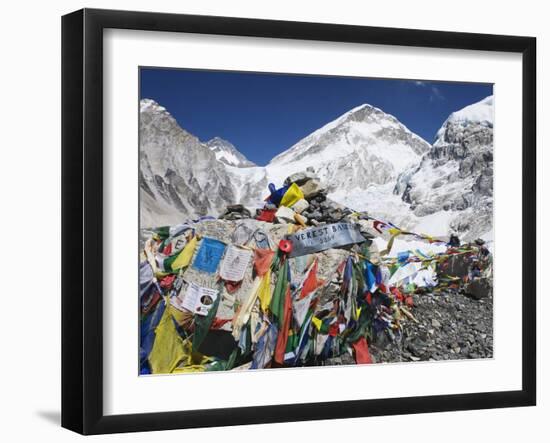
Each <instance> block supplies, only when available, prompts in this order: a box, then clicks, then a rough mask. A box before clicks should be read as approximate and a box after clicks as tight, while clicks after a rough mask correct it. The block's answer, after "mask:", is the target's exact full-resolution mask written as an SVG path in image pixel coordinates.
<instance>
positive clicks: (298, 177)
mask: <svg viewBox="0 0 550 443" xmlns="http://www.w3.org/2000/svg"><path fill="white" fill-rule="evenodd" d="M314 178H316V177H315V175H314V174H313V173H312V172H310V171H305V172H295V173H294V174H292V175H289V176H288V177H287V178H286V179H285V186H289V185H291V184H292V183H296V184H297V185H298V186H300V185H303V184H304V183H306V182H307V181H309V180H312V179H314Z"/></svg>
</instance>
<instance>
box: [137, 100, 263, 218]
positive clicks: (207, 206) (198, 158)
mask: <svg viewBox="0 0 550 443" xmlns="http://www.w3.org/2000/svg"><path fill="white" fill-rule="evenodd" d="M139 131H140V223H141V226H142V227H152V226H159V225H164V224H174V223H179V222H181V221H182V220H186V219H189V218H197V217H200V216H203V215H219V214H220V212H222V211H223V210H224V208H225V206H226V205H228V204H232V203H235V202H237V201H240V200H243V201H244V202H245V203H246V202H247V196H246V195H242V193H241V192H240V188H245V189H248V191H247V192H248V193H251V194H253V193H254V191H253V189H252V187H253V186H250V185H249V184H247V183H241V180H242V179H241V177H240V176H234V175H233V174H232V173H231V170H232V169H239V168H232V167H230V166H227V165H226V164H224V163H223V162H221V161H218V160H217V159H216V154H215V152H213V151H212V150H211V149H210V148H209V147H207V146H205V145H204V144H202V143H201V142H200V141H199V139H198V138H197V137H195V136H194V135H192V134H190V133H189V132H187V131H185V130H184V129H182V128H181V127H180V126H179V125H178V123H177V122H176V120H175V119H174V118H173V117H172V116H171V115H170V113H169V112H168V111H167V110H166V109H165V108H164V107H162V106H160V105H159V104H158V103H156V102H155V101H153V100H149V99H143V100H141V102H140V122H139ZM256 184H257V185H258V186H262V182H261V179H259V178H258V180H257V181H256Z"/></svg>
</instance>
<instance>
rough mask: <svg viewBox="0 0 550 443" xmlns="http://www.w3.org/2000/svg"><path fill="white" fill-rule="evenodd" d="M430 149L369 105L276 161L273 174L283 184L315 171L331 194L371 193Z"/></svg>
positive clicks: (358, 109)
mask: <svg viewBox="0 0 550 443" xmlns="http://www.w3.org/2000/svg"><path fill="white" fill-rule="evenodd" d="M429 149H430V145H429V144H428V143H427V142H426V141H424V140H423V139H422V138H420V137H419V136H418V135H416V134H413V133H412V132H411V131H409V130H408V129H407V128H406V127H405V125H403V124H402V123H400V122H399V121H398V120H397V119H396V118H395V117H393V116H391V115H389V114H386V113H384V112H383V111H381V110H380V109H378V108H375V107H373V106H370V105H367V104H364V105H361V106H358V107H357V108H354V109H352V110H351V111H348V112H346V113H345V114H343V115H342V116H340V117H338V118H337V119H336V120H334V121H332V122H330V123H328V124H326V125H325V126H323V127H322V128H320V129H318V130H317V131H315V132H313V133H312V134H310V135H308V136H307V137H305V138H304V139H302V140H300V141H299V142H298V143H296V144H295V145H294V146H292V147H291V148H289V149H288V150H286V151H284V152H283V153H281V154H279V155H277V156H276V157H274V158H273V159H272V160H271V162H270V163H269V164H268V165H267V170H268V176H269V178H270V179H274V180H275V181H279V182H280V181H281V179H284V178H285V177H286V176H287V175H288V174H290V173H293V172H298V171H300V170H304V169H305V168H306V167H313V169H314V170H315V173H316V174H317V175H318V176H319V177H320V179H321V180H322V181H323V182H325V184H326V186H328V189H329V191H330V192H336V191H338V190H340V189H347V190H350V189H357V190H366V189H367V188H368V187H369V186H371V185H383V184H385V183H389V182H392V181H395V179H396V178H397V177H398V175H399V174H400V173H401V172H403V171H404V170H406V169H407V168H409V167H410V166H411V165H414V164H417V163H418V162H419V161H420V158H421V156H422V154H424V153H425V152H427V151H428V150H429ZM285 174H286V175H285ZM283 175H285V177H283ZM277 179H278V180H277Z"/></svg>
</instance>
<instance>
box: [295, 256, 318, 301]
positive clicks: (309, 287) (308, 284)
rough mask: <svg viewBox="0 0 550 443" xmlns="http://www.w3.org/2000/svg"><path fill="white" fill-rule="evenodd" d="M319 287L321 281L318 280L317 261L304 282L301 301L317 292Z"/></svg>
mask: <svg viewBox="0 0 550 443" xmlns="http://www.w3.org/2000/svg"><path fill="white" fill-rule="evenodd" d="M318 287H319V281H318V280H317V260H315V262H314V263H313V266H312V267H311V269H310V271H309V274H308V275H307V277H306V279H305V280H304V284H303V285H302V292H301V293H300V300H301V299H303V298H305V297H307V296H308V295H309V294H310V293H312V292H313V291H315V289H317V288H318Z"/></svg>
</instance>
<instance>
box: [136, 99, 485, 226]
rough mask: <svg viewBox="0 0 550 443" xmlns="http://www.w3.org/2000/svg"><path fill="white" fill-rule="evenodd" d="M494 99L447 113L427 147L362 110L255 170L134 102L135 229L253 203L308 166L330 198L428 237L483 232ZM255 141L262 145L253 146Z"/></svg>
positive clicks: (149, 105)
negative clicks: (137, 161) (137, 148)
mask: <svg viewBox="0 0 550 443" xmlns="http://www.w3.org/2000/svg"><path fill="white" fill-rule="evenodd" d="M492 116H493V102H492V97H488V98H487V99H485V100H482V101H481V102H479V103H476V104H474V105H471V106H467V107H466V108H464V109H462V110H460V111H457V112H455V113H453V114H451V115H450V116H449V118H448V119H447V120H446V121H445V122H444V124H443V126H442V127H441V129H440V130H439V131H438V133H437V135H436V140H435V143H434V144H433V146H430V144H428V143H427V142H426V141H424V140H423V139H422V138H420V137H419V136H418V135H416V134H414V133H413V132H411V131H410V130H409V129H407V128H406V127H405V126H404V125H403V124H402V123H400V122H399V121H398V120H397V119H396V118H395V117H393V116H391V115H389V114H386V113H384V112H383V111H382V110H380V109H378V108H375V107H373V106H370V105H368V104H364V105H361V106H359V107H357V108H354V109H352V110H350V111H348V112H346V113H345V114H343V115H341V116H340V117H338V118H337V119H335V120H334V121H332V122H330V123H328V124H326V125H325V126H323V127H321V128H320V129H318V130H316V131H314V132H313V133H312V134H310V135H308V136H307V137H305V138H304V139H302V140H300V141H299V142H298V143H296V144H295V145H294V146H292V147H290V148H289V149H287V150H286V151H284V152H282V153H281V154H279V155H277V156H276V157H274V158H273V159H272V160H271V162H270V163H269V164H268V165H267V166H255V165H254V164H253V163H252V162H249V161H248V160H247V159H246V158H245V157H244V156H243V155H242V154H241V153H239V152H238V150H237V149H236V148H235V147H234V146H233V145H232V144H231V143H229V142H227V141H225V140H223V139H220V138H214V139H212V140H210V141H209V142H206V143H201V142H200V141H199V140H198V139H197V138H196V137H194V136H193V135H191V134H189V133H188V132H186V131H185V130H184V129H182V128H180V127H179V125H178V124H177V122H176V121H175V120H174V119H173V118H172V117H171V116H170V114H169V113H168V112H167V111H166V110H165V109H164V108H162V107H161V106H160V105H158V104H157V103H155V102H153V101H151V100H143V101H142V103H141V120H140V131H141V132H140V134H141V157H140V158H141V171H140V173H141V176H142V178H141V193H142V201H141V204H142V226H153V225H159V224H164V223H168V222H170V223H173V222H174V221H182V219H186V218H196V217H199V216H204V215H214V216H217V215H219V213H220V212H222V211H223V209H224V208H225V206H226V205H227V204H234V203H242V204H244V205H247V206H249V207H251V208H255V207H258V206H260V205H261V202H262V199H263V198H264V197H265V196H266V194H267V184H268V183H270V182H272V183H274V184H275V185H276V186H281V185H282V184H283V181H284V179H285V178H286V177H287V176H289V175H290V174H292V173H294V172H300V171H304V170H306V168H309V170H311V169H313V171H314V173H315V175H317V176H318V177H319V179H320V181H321V182H322V184H323V185H324V186H325V187H326V188H327V190H328V192H329V197H330V198H331V199H332V200H335V201H336V202H338V203H341V204H344V205H346V206H348V207H350V208H352V209H354V210H359V211H367V212H369V213H370V214H371V215H373V216H377V217H381V218H384V219H387V220H390V221H392V222H394V223H396V224H398V225H400V226H402V227H404V228H406V229H416V230H421V231H424V232H427V233H432V234H434V235H445V234H448V232H449V230H450V229H451V228H452V229H455V230H458V231H459V232H461V233H465V232H469V233H470V234H471V235H472V236H477V235H481V234H484V233H486V232H488V231H490V230H491V226H492V221H491V214H492V125H493V117H492ZM259 142H261V141H259Z"/></svg>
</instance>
